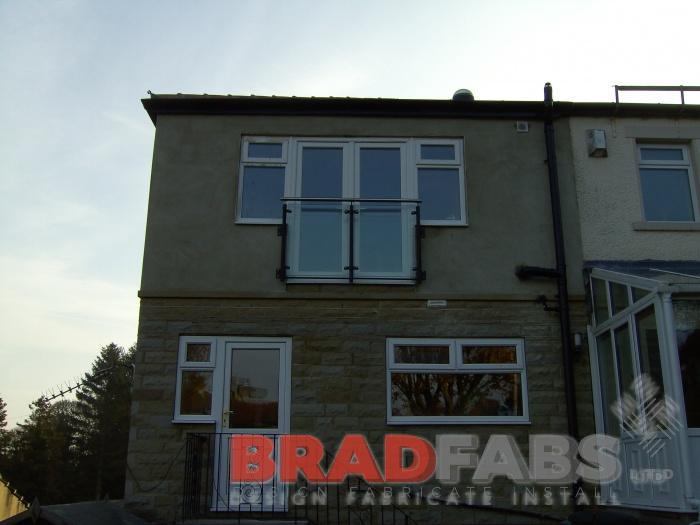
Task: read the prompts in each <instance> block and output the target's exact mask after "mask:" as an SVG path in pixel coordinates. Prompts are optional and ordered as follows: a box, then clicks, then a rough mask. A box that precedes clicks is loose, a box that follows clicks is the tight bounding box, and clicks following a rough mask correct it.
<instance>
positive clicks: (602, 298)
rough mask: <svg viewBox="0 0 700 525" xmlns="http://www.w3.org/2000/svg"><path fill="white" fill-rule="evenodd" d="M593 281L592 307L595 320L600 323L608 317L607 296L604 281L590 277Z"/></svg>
mask: <svg viewBox="0 0 700 525" xmlns="http://www.w3.org/2000/svg"><path fill="white" fill-rule="evenodd" d="M591 282H592V283H593V308H594V310H595V322H596V324H601V323H603V322H605V321H607V320H608V319H609V318H610V315H609V314H608V298H607V295H606V292H605V281H601V280H600V279H591Z"/></svg>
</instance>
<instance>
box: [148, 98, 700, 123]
mask: <svg viewBox="0 0 700 525" xmlns="http://www.w3.org/2000/svg"><path fill="white" fill-rule="evenodd" d="M141 102H142V104H143V107H144V108H145V109H146V111H147V112H148V115H149V116H150V118H151V120H152V121H153V123H154V124H156V122H157V119H158V115H193V114H201V115H268V116H343V117H398V118H453V119H455V118H456V119H463V118H485V119H515V120H544V119H545V118H548V117H551V118H565V117H656V118H664V117H665V118H700V105H688V104H639V103H614V102H554V105H553V107H551V108H548V107H547V106H545V104H544V102H539V101H508V100H476V101H454V100H441V99H394V98H350V97H348V98H338V97H276V96H272V97H258V96H248V97H243V96H232V95H183V94H175V95H173V94H162V95H157V94H151V97H150V98H144V99H142V100H141Z"/></svg>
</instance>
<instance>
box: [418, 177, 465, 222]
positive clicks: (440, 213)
mask: <svg viewBox="0 0 700 525" xmlns="http://www.w3.org/2000/svg"><path fill="white" fill-rule="evenodd" d="M418 198H420V199H421V201H422V202H421V219H424V220H427V221H431V220H461V218H462V207H461V203H462V199H463V198H464V196H463V195H462V193H461V191H460V188H459V170H458V169H457V168H418Z"/></svg>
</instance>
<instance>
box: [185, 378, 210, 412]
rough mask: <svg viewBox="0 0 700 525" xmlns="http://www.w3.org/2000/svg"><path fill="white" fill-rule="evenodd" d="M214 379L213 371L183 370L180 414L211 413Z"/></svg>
mask: <svg viewBox="0 0 700 525" xmlns="http://www.w3.org/2000/svg"><path fill="white" fill-rule="evenodd" d="M212 379H213V373H212V372H211V371H198V370H197V371H195V370H183V371H182V386H181V388H180V414H182V415H210V414H211V396H212V391H213V389H212Z"/></svg>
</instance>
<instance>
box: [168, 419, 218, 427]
mask: <svg viewBox="0 0 700 525" xmlns="http://www.w3.org/2000/svg"><path fill="white" fill-rule="evenodd" d="M170 422H171V423H172V424H173V425H182V424H188V425H189V424H193V423H196V424H204V425H213V424H214V423H216V419H213V418H207V419H181V418H175V419H172V420H171V421H170Z"/></svg>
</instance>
